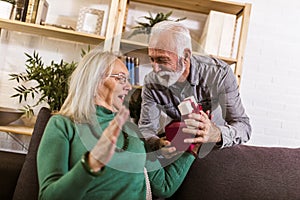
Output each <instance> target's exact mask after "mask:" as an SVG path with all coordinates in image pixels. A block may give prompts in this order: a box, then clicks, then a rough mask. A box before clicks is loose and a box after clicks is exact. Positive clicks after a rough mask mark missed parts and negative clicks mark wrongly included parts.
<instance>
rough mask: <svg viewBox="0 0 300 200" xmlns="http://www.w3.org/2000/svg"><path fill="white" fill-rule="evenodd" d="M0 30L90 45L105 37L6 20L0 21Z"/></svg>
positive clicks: (101, 40)
mask: <svg viewBox="0 0 300 200" xmlns="http://www.w3.org/2000/svg"><path fill="white" fill-rule="evenodd" d="M0 28H1V29H2V28H3V29H6V30H10V31H17V32H22V33H29V34H35V35H40V36H45V37H51V38H58V39H63V40H68V41H72V42H74V41H75V42H81V43H86V44H92V45H96V44H99V43H101V42H103V41H104V40H105V37H103V36H99V35H95V34H87V33H81V32H77V31H73V30H67V29H63V28H56V27H52V26H42V25H38V24H31V23H25V22H21V21H15V20H7V19H0Z"/></svg>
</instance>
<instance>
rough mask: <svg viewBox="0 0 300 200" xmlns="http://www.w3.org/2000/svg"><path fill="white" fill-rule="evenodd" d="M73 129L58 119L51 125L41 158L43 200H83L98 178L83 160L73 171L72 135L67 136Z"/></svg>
mask: <svg viewBox="0 0 300 200" xmlns="http://www.w3.org/2000/svg"><path fill="white" fill-rule="evenodd" d="M70 129H71V126H70V124H68V123H64V120H62V119H61V118H59V117H57V116H53V117H51V118H50V120H49V122H48V124H47V127H46V129H45V132H44V135H43V137H42V140H41V143H40V146H39V149H38V155H37V168H38V178H39V185H40V193H39V199H61V197H62V196H68V198H69V199H82V197H83V195H84V194H85V193H86V189H87V187H85V186H87V185H88V183H90V181H92V180H93V179H94V177H93V176H91V175H89V174H88V173H87V172H86V170H85V169H84V167H83V165H82V164H81V162H80V158H79V159H78V162H77V163H75V165H74V166H73V167H72V169H69V168H70V163H69V155H70V152H69V136H68V135H67V134H66V133H67V132H68V131H70V132H72V131H71V130H70ZM67 130H68V131H67ZM79 180H80V181H79ZM70 186H72V187H70Z"/></svg>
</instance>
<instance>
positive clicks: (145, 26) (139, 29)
mask: <svg viewBox="0 0 300 200" xmlns="http://www.w3.org/2000/svg"><path fill="white" fill-rule="evenodd" d="M172 13H173V12H172V11H170V12H168V13H166V14H164V13H162V12H159V13H157V14H156V15H155V16H153V15H152V13H151V12H149V16H142V18H144V19H146V22H141V21H137V24H138V25H137V26H134V27H133V32H132V33H131V34H130V35H129V38H131V37H133V36H135V35H138V34H144V35H149V34H150V33H151V28H152V27H153V26H154V25H155V24H157V23H159V22H162V21H175V22H179V21H182V20H185V19H186V17H183V18H178V19H176V20H171V19H169V17H170V16H171V15H172Z"/></svg>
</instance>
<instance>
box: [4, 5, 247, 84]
mask: <svg viewBox="0 0 300 200" xmlns="http://www.w3.org/2000/svg"><path fill="white" fill-rule="evenodd" d="M130 2H131V1H129V0H111V3H110V8H109V15H108V23H107V26H106V34H105V36H99V35H93V34H86V33H80V32H76V31H72V30H65V29H60V28H55V27H47V26H41V25H37V24H29V23H24V22H20V21H14V20H6V19H0V29H6V30H10V31H19V32H24V33H29V34H36V35H41V36H45V37H52V38H59V39H63V40H69V41H74V42H81V43H87V44H93V45H95V44H99V43H100V42H104V49H105V50H112V51H118V50H119V49H120V45H126V46H131V47H132V48H146V47H147V44H143V43H139V42H134V41H130V40H125V39H122V38H121V35H122V31H123V25H124V22H125V16H126V12H127V7H128V4H130ZM132 2H138V3H144V4H149V5H155V6H163V7H169V8H174V9H179V10H186V11H190V12H197V13H202V14H207V15H208V14H209V12H210V10H215V11H219V12H224V13H229V14H234V15H236V16H237V22H236V24H237V25H238V23H240V27H239V29H238V30H239V34H237V35H238V37H239V38H237V40H238V42H237V47H236V48H237V49H236V56H235V57H231V58H224V57H220V58H221V59H222V60H224V61H226V62H227V63H229V64H234V65H235V67H234V73H235V74H236V77H237V79H238V82H239V83H240V81H241V76H242V66H243V57H244V52H245V47H246V40H247V33H248V26H249V18H250V11H251V4H249V3H236V2H231V1H225V0H189V1H183V0H172V1H171V0H159V1H155V0H132ZM194 53H197V52H194Z"/></svg>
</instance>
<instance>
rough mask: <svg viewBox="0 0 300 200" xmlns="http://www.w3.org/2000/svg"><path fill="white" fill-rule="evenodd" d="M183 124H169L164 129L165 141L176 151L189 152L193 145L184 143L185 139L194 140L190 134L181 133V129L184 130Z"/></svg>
mask: <svg viewBox="0 0 300 200" xmlns="http://www.w3.org/2000/svg"><path fill="white" fill-rule="evenodd" d="M185 127H186V125H185V123H184V122H171V123H170V124H168V125H167V126H166V127H165V133H166V138H167V140H169V141H171V143H172V146H174V147H175V148H176V150H178V151H186V150H188V151H191V150H192V149H193V147H194V144H190V143H184V139H186V138H194V137H195V136H194V135H192V134H187V133H184V132H182V128H185Z"/></svg>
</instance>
